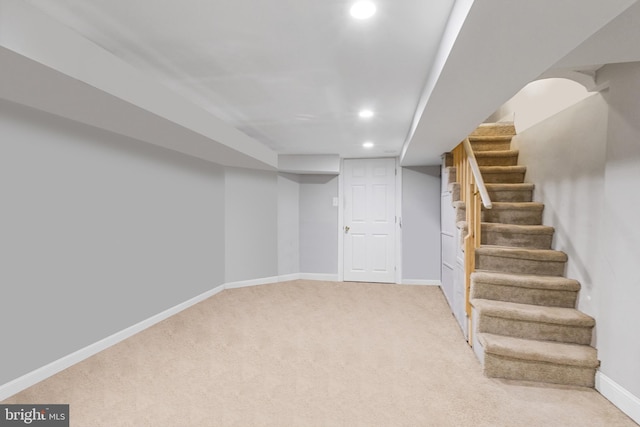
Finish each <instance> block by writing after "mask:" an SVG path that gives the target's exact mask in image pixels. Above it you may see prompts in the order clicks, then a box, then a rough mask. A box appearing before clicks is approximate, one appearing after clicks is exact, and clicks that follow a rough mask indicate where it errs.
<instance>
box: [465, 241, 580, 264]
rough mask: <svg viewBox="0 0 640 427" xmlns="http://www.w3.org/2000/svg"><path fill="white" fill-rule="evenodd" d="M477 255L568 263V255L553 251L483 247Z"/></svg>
mask: <svg viewBox="0 0 640 427" xmlns="http://www.w3.org/2000/svg"><path fill="white" fill-rule="evenodd" d="M476 254H477V255H484V256H495V257H501V258H515V259H528V260H533V261H551V262H567V259H568V257H567V254H565V253H564V252H561V251H555V250H552V249H528V248H513V247H507V246H491V245H483V246H480V247H479V248H477V249H476Z"/></svg>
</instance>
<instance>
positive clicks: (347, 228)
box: [344, 225, 351, 233]
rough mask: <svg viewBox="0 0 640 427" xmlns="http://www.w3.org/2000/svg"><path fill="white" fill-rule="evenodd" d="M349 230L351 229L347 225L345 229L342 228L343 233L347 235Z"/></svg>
mask: <svg viewBox="0 0 640 427" xmlns="http://www.w3.org/2000/svg"><path fill="white" fill-rule="evenodd" d="M350 229H351V228H350V227H349V226H348V225H345V227H344V232H345V233H348V232H349V230H350Z"/></svg>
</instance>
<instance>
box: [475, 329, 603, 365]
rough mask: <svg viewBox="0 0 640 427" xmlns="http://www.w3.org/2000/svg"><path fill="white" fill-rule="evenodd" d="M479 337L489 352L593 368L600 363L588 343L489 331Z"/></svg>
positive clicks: (523, 358) (514, 357)
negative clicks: (564, 341) (568, 342)
mask: <svg viewBox="0 0 640 427" xmlns="http://www.w3.org/2000/svg"><path fill="white" fill-rule="evenodd" d="M478 339H479V341H480V343H481V344H482V346H483V347H484V351H485V352H486V353H488V354H495V355H498V356H503V357H507V358H512V359H520V360H530V361H537V362H543V363H550V364H560V365H569V366H577V367H584V368H592V369H595V368H597V367H598V366H599V365H600V362H599V361H598V357H597V352H596V349H595V348H593V347H591V346H587V345H580V344H565V343H558V342H550V341H537V340H527V339H522V338H514V337H506V336H503V335H495V334H488V333H480V334H479V335H478Z"/></svg>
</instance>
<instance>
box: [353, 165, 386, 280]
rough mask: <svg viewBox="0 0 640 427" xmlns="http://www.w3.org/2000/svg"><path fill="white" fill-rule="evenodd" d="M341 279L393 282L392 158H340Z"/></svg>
mask: <svg viewBox="0 0 640 427" xmlns="http://www.w3.org/2000/svg"><path fill="white" fill-rule="evenodd" d="M343 176H344V179H343V186H344V187H343V188H344V229H343V233H344V252H343V253H344V280H345V281H356V282H383V283H393V282H395V267H396V262H395V244H396V238H395V232H396V208H395V203H396V161H395V159H354V160H345V161H344V175H343Z"/></svg>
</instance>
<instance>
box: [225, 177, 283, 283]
mask: <svg viewBox="0 0 640 427" xmlns="http://www.w3.org/2000/svg"><path fill="white" fill-rule="evenodd" d="M224 200H225V203H224V205H225V222H224V225H225V259H226V264H225V272H226V276H225V277H226V282H237V281H243V280H251V279H260V278H265V277H274V276H277V275H278V226H277V224H278V176H277V173H276V172H265V171H257V170H250V169H240V168H225V197H224Z"/></svg>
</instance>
